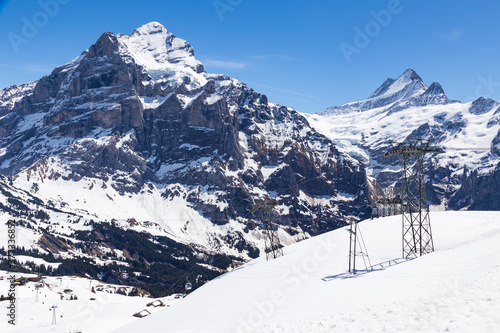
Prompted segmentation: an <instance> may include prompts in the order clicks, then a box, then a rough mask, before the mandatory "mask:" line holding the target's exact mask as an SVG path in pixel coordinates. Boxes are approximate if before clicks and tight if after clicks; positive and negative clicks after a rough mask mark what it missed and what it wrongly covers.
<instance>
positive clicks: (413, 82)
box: [368, 68, 427, 98]
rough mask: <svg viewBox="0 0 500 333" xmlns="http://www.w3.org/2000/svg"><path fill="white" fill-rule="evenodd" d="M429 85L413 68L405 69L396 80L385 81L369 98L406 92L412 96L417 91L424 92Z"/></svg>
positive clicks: (405, 93)
mask: <svg viewBox="0 0 500 333" xmlns="http://www.w3.org/2000/svg"><path fill="white" fill-rule="evenodd" d="M426 89H427V86H426V85H425V84H424V82H423V81H422V78H421V77H420V76H419V75H418V74H417V72H415V70H414V69H413V68H409V69H407V70H406V71H404V73H403V74H401V76H399V77H398V78H397V79H396V80H394V79H392V78H388V79H387V80H385V82H384V83H383V84H382V85H381V86H380V87H379V88H378V89H377V90H375V92H374V93H373V94H371V95H370V96H369V97H368V98H377V97H387V96H389V95H393V94H396V93H401V92H404V95H406V96H411V95H414V94H415V93H422V92H424V91H425V90H426Z"/></svg>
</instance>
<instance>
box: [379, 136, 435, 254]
mask: <svg viewBox="0 0 500 333" xmlns="http://www.w3.org/2000/svg"><path fill="white" fill-rule="evenodd" d="M391 145H392V150H391V151H389V152H387V153H386V154H385V156H392V155H396V156H397V157H398V159H399V162H400V163H401V168H402V173H403V175H402V176H403V179H402V180H403V184H402V191H401V192H402V195H403V197H402V199H403V202H402V216H403V258H411V257H417V256H422V255H424V254H427V253H431V252H433V251H434V242H433V240H432V230H431V222H430V217H429V205H428V203H427V198H426V194H425V180H424V156H425V154H427V153H437V152H440V150H439V149H438V148H433V147H430V141H429V140H423V139H407V140H406V141H405V142H400V143H392V144H391Z"/></svg>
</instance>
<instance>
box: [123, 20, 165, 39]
mask: <svg viewBox="0 0 500 333" xmlns="http://www.w3.org/2000/svg"><path fill="white" fill-rule="evenodd" d="M163 32H167V28H165V26H164V25H163V24H161V23H159V22H156V21H153V22H149V23H146V24H144V25H142V26H140V27H139V28H137V29H135V30H134V31H133V32H132V34H131V36H132V35H154V34H158V33H163Z"/></svg>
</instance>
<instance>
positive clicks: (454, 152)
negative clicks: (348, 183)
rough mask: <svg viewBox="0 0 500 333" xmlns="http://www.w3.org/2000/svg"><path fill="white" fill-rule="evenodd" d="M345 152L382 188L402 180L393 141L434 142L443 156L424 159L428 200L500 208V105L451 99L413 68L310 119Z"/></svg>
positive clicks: (456, 206) (462, 206) (446, 205)
mask: <svg viewBox="0 0 500 333" xmlns="http://www.w3.org/2000/svg"><path fill="white" fill-rule="evenodd" d="M305 116H306V118H307V119H308V121H309V122H310V124H311V125H312V126H313V127H314V128H316V129H317V130H318V131H320V132H321V133H322V134H324V135H326V136H328V137H329V138H330V139H331V140H332V142H334V143H335V145H336V146H337V147H339V150H340V151H343V152H346V153H348V154H349V155H350V156H352V157H355V158H356V159H357V160H358V161H360V163H361V164H362V165H363V166H365V167H366V170H367V173H368V175H369V176H371V177H374V178H375V179H376V180H377V182H378V183H379V184H380V185H381V186H382V187H387V186H393V185H395V184H396V183H397V181H398V180H399V179H400V167H399V164H398V162H397V159H396V158H395V157H394V156H393V157H391V158H386V157H384V153H385V152H387V151H388V150H390V149H391V145H390V143H391V142H402V141H404V140H405V139H407V138H422V139H429V140H430V141H431V144H432V145H434V146H437V147H439V148H440V149H441V150H442V151H441V152H440V153H435V154H430V155H429V156H427V159H426V161H425V169H426V173H427V174H426V185H427V191H428V193H427V194H428V198H429V199H430V201H431V203H432V204H434V205H441V206H442V207H443V208H446V209H473V210H499V209H500V192H499V189H500V158H499V149H500V102H498V101H494V100H492V99H488V98H484V97H480V98H477V99H476V100H474V101H472V102H468V103H461V102H460V101H456V100H450V99H448V98H447V97H446V95H445V94H444V91H443V88H442V87H441V85H440V84H439V83H436V82H434V83H432V84H431V85H430V86H427V85H426V84H425V83H424V82H423V81H422V79H421V78H420V76H419V75H418V74H417V73H416V72H415V71H414V70H413V69H408V70H406V71H405V72H404V73H403V74H402V75H401V76H400V77H399V78H398V79H396V80H394V79H387V80H386V81H385V82H384V83H383V84H382V85H381V86H380V87H379V88H378V89H377V90H375V92H374V93H373V94H371V95H370V96H369V97H368V98H367V99H366V100H364V101H359V102H354V103H348V104H345V105H342V106H336V107H331V108H328V109H327V110H325V111H324V112H322V113H318V114H315V115H305Z"/></svg>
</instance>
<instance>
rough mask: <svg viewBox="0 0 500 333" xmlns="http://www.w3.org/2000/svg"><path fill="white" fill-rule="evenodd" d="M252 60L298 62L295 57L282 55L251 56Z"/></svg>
mask: <svg viewBox="0 0 500 333" xmlns="http://www.w3.org/2000/svg"><path fill="white" fill-rule="evenodd" d="M248 57H249V58H250V59H253V60H259V61H261V60H268V59H280V60H288V61H295V60H297V59H296V58H294V57H291V56H287V55H282V54H261V55H249V56H248Z"/></svg>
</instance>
